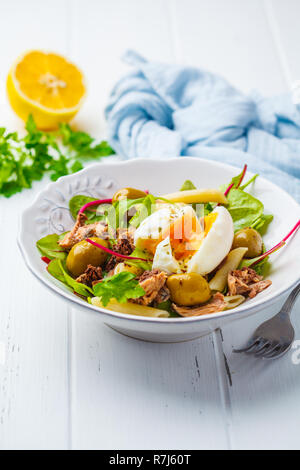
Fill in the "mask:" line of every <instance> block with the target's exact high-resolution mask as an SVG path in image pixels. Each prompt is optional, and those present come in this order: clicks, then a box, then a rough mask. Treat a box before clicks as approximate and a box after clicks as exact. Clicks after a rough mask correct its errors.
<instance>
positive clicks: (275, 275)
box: [18, 157, 300, 342]
mask: <svg viewBox="0 0 300 470" xmlns="http://www.w3.org/2000/svg"><path fill="white" fill-rule="evenodd" d="M239 172H240V169H237V168H235V167H232V166H228V165H223V164H221V163H216V162H212V161H207V160H202V159H198V158H188V157H181V158H174V159H171V160H149V159H147V160H146V159H139V160H133V161H129V162H109V160H108V162H107V163H106V162H105V163H98V164H96V165H93V166H89V167H88V168H86V169H84V170H82V171H80V172H79V173H76V174H74V175H71V176H66V177H63V178H60V179H59V180H58V181H56V182H55V183H51V184H49V185H48V186H47V187H46V188H45V189H44V190H43V191H41V192H40V193H39V195H38V196H37V198H36V199H35V201H34V202H33V204H32V205H31V206H30V207H29V208H28V209H26V210H25V211H24V213H23V214H22V217H21V224H20V230H19V235H18V243H19V246H20V249H21V252H22V254H23V257H24V260H25V262H26V265H27V266H28V268H29V269H30V271H31V272H32V273H33V274H34V275H35V276H36V277H37V279H39V280H40V281H41V283H42V284H43V285H44V286H46V287H47V288H48V289H50V290H51V291H52V292H53V293H55V294H57V295H60V296H61V298H62V299H64V300H65V301H67V302H69V303H71V304H72V306H73V307H76V308H80V309H81V310H84V311H85V312H86V314H90V315H94V318H95V321H102V322H105V323H106V324H107V325H109V326H110V327H112V328H114V329H115V330H117V331H119V332H121V333H124V334H126V335H128V336H132V337H134V338H138V339H143V340H148V341H158V342H179V341H186V340H190V339H195V338H197V337H199V336H202V335H204V334H207V333H209V332H211V331H212V330H215V329H216V328H219V327H222V326H223V325H224V324H225V323H228V322H231V321H233V320H235V319H241V318H242V317H246V316H248V315H251V314H254V313H255V312H258V311H260V310H262V309H263V308H265V307H266V306H268V305H270V304H272V303H273V302H275V301H276V300H277V299H278V297H279V296H281V295H282V294H283V293H285V292H286V291H288V290H289V289H291V288H292V287H293V286H295V285H296V284H297V283H298V282H299V280H300V269H299V258H300V256H299V255H300V234H298V235H296V236H294V237H293V238H292V239H291V240H290V242H289V243H288V245H287V246H286V247H284V248H282V249H281V250H280V252H278V253H275V254H274V255H272V271H271V273H270V276H269V277H270V279H271V280H272V281H273V284H272V286H271V287H270V288H268V289H267V290H265V291H263V292H262V293H260V294H259V295H258V296H257V297H255V298H254V299H252V300H249V301H247V302H245V303H244V304H242V305H241V306H239V307H238V308H236V309H234V310H229V311H226V312H221V313H219V314H215V315H205V316H201V317H198V318H197V317H196V318H171V319H163V318H161V319H152V318H145V317H137V316H131V315H124V314H122V313H116V312H111V311H109V310H106V309H99V308H97V307H94V306H92V305H89V304H88V303H86V302H85V301H83V300H81V299H80V298H79V297H77V296H76V295H73V294H72V293H70V291H68V290H67V289H66V288H64V286H63V285H62V284H60V283H59V281H56V280H55V279H54V278H53V277H51V276H50V275H49V274H48V272H47V270H46V269H45V263H44V262H43V261H41V259H40V255H39V253H38V251H37V249H36V246H35V242H36V241H37V240H38V239H39V238H41V237H43V236H45V235H47V234H49V233H54V232H56V233H62V232H64V231H66V230H68V229H70V227H71V226H72V225H73V223H74V221H73V220H72V218H71V216H70V213H69V210H68V201H69V199H70V198H71V197H72V196H74V195H75V194H86V195H90V196H94V197H110V196H111V195H112V194H113V193H114V192H115V191H116V190H117V189H119V188H122V187H137V188H147V189H149V190H150V192H151V193H153V194H155V195H159V194H164V193H169V192H171V191H175V190H178V189H179V188H180V187H181V185H182V183H183V181H184V180H186V179H191V180H192V181H193V182H194V184H195V185H196V186H197V187H199V188H200V187H203V188H209V187H211V188H216V187H218V186H220V185H221V184H224V183H228V182H229V181H230V180H231V178H232V177H233V176H235V175H237V174H238V173H239ZM248 176H249V175H248ZM251 192H252V194H253V195H254V196H257V197H259V198H260V199H261V200H262V201H263V203H264V205H265V213H270V214H274V220H273V222H272V224H271V225H270V227H269V230H268V233H267V234H266V236H265V237H264V240H265V243H266V246H267V247H269V248H271V247H272V246H273V245H275V243H277V242H279V241H280V240H281V239H282V238H283V237H284V236H285V235H286V234H287V233H288V231H289V230H290V229H291V228H292V227H293V226H294V224H295V223H296V222H297V220H299V219H300V206H299V205H298V204H297V203H296V202H295V200H294V199H292V198H291V197H290V196H289V195H288V194H287V193H286V192H285V191H283V190H282V189H280V188H279V187H277V186H275V185H274V184H273V183H271V182H270V181H267V180H266V179H264V178H261V177H259V178H258V179H257V180H256V182H255V184H254V185H252V187H251Z"/></svg>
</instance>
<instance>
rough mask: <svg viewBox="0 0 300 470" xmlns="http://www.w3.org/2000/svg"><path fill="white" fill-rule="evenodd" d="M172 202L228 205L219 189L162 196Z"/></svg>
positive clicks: (194, 190) (193, 190) (179, 192)
mask: <svg viewBox="0 0 300 470" xmlns="http://www.w3.org/2000/svg"><path fill="white" fill-rule="evenodd" d="M162 197H163V198H164V199H167V200H168V201H170V202H184V203H185V204H189V203H198V204H200V203H206V202H219V203H220V204H228V201H227V198H226V196H224V194H223V193H222V192H221V191H219V190H218V189H191V190H189V191H178V192H177V193H171V194H165V195H164V196H162Z"/></svg>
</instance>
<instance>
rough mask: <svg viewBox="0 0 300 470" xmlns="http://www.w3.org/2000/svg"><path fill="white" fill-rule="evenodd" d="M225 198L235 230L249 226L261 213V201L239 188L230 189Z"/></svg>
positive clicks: (262, 206)
mask: <svg viewBox="0 0 300 470" xmlns="http://www.w3.org/2000/svg"><path fill="white" fill-rule="evenodd" d="M227 199H228V205H227V206H226V208H227V209H228V211H229V212H230V214H231V217H232V220H233V225H234V230H235V231H237V230H240V229H242V228H245V227H251V225H252V224H253V223H254V222H255V221H257V220H258V219H259V218H261V217H262V215H263V211H264V205H263V203H262V202H260V201H259V200H258V199H256V198H255V197H254V196H252V195H251V194H248V193H246V192H245V191H242V190H241V189H231V191H230V192H229V194H228V196H227Z"/></svg>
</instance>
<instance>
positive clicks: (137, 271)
mask: <svg viewBox="0 0 300 470" xmlns="http://www.w3.org/2000/svg"><path fill="white" fill-rule="evenodd" d="M123 271H127V272H129V273H132V274H134V275H135V276H140V275H141V274H142V272H143V270H142V269H141V268H139V267H138V266H129V264H126V263H119V264H117V266H116V267H115V270H114V274H119V273H122V272H123Z"/></svg>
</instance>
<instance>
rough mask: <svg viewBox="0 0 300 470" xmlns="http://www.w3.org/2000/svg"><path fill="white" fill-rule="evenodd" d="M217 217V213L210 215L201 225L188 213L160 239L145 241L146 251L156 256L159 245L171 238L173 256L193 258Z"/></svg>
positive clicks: (166, 230)
mask: <svg viewBox="0 0 300 470" xmlns="http://www.w3.org/2000/svg"><path fill="white" fill-rule="evenodd" d="M217 216H218V214H217V213H212V214H209V215H207V216H205V217H204V218H203V219H202V224H201V223H200V222H199V220H198V219H197V217H195V216H194V215H193V213H192V212H187V213H185V214H183V215H182V216H181V217H178V218H177V219H175V220H174V222H172V223H171V224H170V225H169V226H168V227H166V229H164V230H162V232H161V233H160V235H159V237H158V238H155V239H151V238H148V239H144V240H143V245H144V249H145V250H147V251H148V252H150V253H152V254H153V255H154V254H155V251H156V247H157V245H158V244H159V243H160V242H161V241H162V240H164V239H165V238H167V237H170V244H171V247H172V250H173V254H174V257H175V258H176V259H177V260H180V259H184V258H187V257H190V256H193V254H194V253H195V252H196V251H197V250H199V248H200V245H201V243H202V240H203V239H204V238H205V237H206V236H207V234H208V232H209V231H210V229H211V227H212V225H213V223H214V222H215V220H216V218H217Z"/></svg>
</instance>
